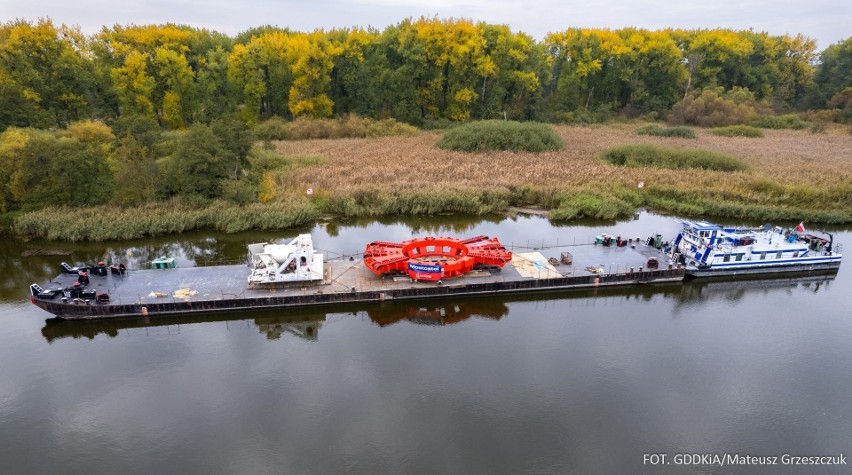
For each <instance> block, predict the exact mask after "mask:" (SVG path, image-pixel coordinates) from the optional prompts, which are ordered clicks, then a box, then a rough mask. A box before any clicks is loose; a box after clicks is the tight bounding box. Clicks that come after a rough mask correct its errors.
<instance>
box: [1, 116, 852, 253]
mask: <svg viewBox="0 0 852 475" xmlns="http://www.w3.org/2000/svg"><path fill="white" fill-rule="evenodd" d="M554 128H555V130H556V131H557V133H558V134H559V135H560V137H561V138H562V140H563V141H564V143H565V146H564V148H563V149H561V150H558V151H548V152H542V153H521V152H492V153H487V154H470V153H463V152H453V151H447V150H442V149H440V148H438V147H437V146H436V145H435V144H436V143H437V142H438V140H439V139H440V137H441V135H440V134H439V133H433V132H421V133H419V134H417V135H415V136H405V137H385V138H375V139H334V140H302V141H286V142H274V146H275V147H276V149H277V150H278V151H279V152H280V153H281V154H283V155H284V156H285V157H316V159H315V160H306V161H303V162H304V163H302V164H300V165H299V166H297V167H293V166H289V167H286V168H282V169H280V170H275V169H273V170H270V171H269V172H267V175H266V176H265V177H264V179H265V180H266V183H267V189H266V192H267V193H268V194H270V195H271V199H270V200H269V202H267V203H253V204H249V205H244V206H239V205H236V204H230V203H227V202H224V201H208V202H194V201H193V202H190V201H187V200H173V201H169V202H165V203H154V204H148V205H144V206H140V207H133V208H119V207H112V206H105V207H98V208H86V209H70V210H69V209H47V210H40V211H36V212H30V213H23V214H21V215H20V216H17V217H16V218H15V219H14V226H13V230H14V232H15V233H16V234H18V235H22V236H33V237H44V238H48V239H59V240H69V241H83V240H111V239H131V238H136V237H142V236H149V235H157V234H166V233H174V232H184V231H189V230H192V229H215V230H219V231H224V232H238V231H243V230H246V229H263V230H271V229H286V228H289V227H293V226H299V225H304V224H309V223H311V222H315V221H316V220H317V219H319V218H320V217H321V216H324V215H330V216H339V217H346V218H351V217H359V216H386V215H428V214H436V213H465V214H476V215H483V214H489V213H504V212H506V211H508V210H510V208H513V207H518V208H526V207H536V208H543V209H548V210H550V213H549V215H550V218H551V219H553V220H557V221H559V220H570V219H576V218H583V217H588V218H596V219H614V218H617V217H621V216H628V215H630V214H632V213H633V212H635V210H636V209H637V208H640V207H645V208H649V209H652V210H657V211H662V212H670V213H676V214H679V215H684V216H700V217H705V218H725V219H735V220H748V221H802V220H804V221H806V222H809V223H831V224H840V223H850V222H852V157H850V156H849V150H852V135H849V134H848V133H845V134H844V133H842V131H829V132H832V133H827V134H814V133H811V132H809V131H801V130H798V131H795V130H766V131H765V137H763V138H760V139H753V138H742V137H719V136H716V135H712V134H710V133H709V131H708V130H704V129H696V132H697V138H695V139H689V138H667V137H655V136H646V135H637V134H636V133H635V129H636V128H637V125H636V124H615V125H607V126H595V127H572V126H555V127H554ZM624 144H654V145H661V146H666V147H673V148H685V149H702V150H708V151H712V152H718V153H723V154H727V155H730V156H732V157H736V158H738V159H740V160H742V161H743V162H745V163H746V164H747V165H748V169H747V170H741V171H713V170H703V169H688V170H672V169H665V168H651V167H640V168H627V167H621V166H618V165H612V164H610V163H607V162H604V161H603V160H601V159H600V158H599V155H600V154H601V153H602V152H604V151H605V150H608V149H610V148H612V147H616V146H619V145H624ZM640 183H641V184H642V186H641V187H640ZM308 189H310V190H311V191H312V194H311V195H310V196H308V195H307V190H308Z"/></svg>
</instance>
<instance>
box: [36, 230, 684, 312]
mask: <svg viewBox="0 0 852 475" xmlns="http://www.w3.org/2000/svg"><path fill="white" fill-rule="evenodd" d="M309 238H310V237H309V236H308V237H307V239H306V238H305V235H303V236H299V237H298V238H296V239H294V240H293V241H292V242H291V244H290V245H266V243H261V244H253V245H251V246H250V251H251V255H250V257H249V263H248V265H227V266H210V267H189V268H172V267H171V260H169V259H161V260H159V261H158V262H157V264H156V266H157V267H165V268H162V269H144V270H128V269H124V268H123V266H120V265H112V266H107V265H106V264H104V263H99V264H98V265H96V266H85V267H77V268H73V267H71V266H68V265H67V264H63V272H62V273H61V274H60V275H59V276H57V277H56V278H55V279H54V280H52V281H51V282H49V283H46V284H43V285H37V284H33V285H32V286H31V287H30V289H31V293H32V299H31V300H32V303H33V304H35V305H37V306H38V307H40V308H42V309H44V310H45V311H47V312H49V313H51V314H54V315H56V316H57V317H59V318H62V319H65V320H91V319H104V318H122V317H154V316H161V315H179V314H193V313H211V312H228V311H238V310H240V311H241V310H253V309H281V308H296V307H309V306H320V305H329V304H344V303H366V302H382V301H391V300H415V299H426V298H437V297H444V298H447V297H453V298H455V297H465V296H476V295H490V294H509V293H524V292H533V291H553V290H563V289H584V288H595V287H614V286H631V285H644V284H650V283H670V282H680V281H682V280H683V278H684V275H685V268H684V267H683V266H680V265H677V264H674V263H673V262H672V261H670V260H669V259H668V257H667V256H666V255H665V253H664V252H663V250H661V247H662V246H661V243H660V240H659V236H658V237H657V239H656V241H655V240H654V239H653V238H649V239H648V240H647V241H640V239H639V238H636V239H635V240H634V239H629V240H622V239H621V238H614V237H611V236H602V237H601V239H600V240H599V244H594V245H593V244H588V245H576V246H564V247H563V248H564V249H567V250H566V251H563V252H561V253H560V255H559V256H558V258H557V257H556V256H550V257H549V258H548V257H545V256H544V255H543V254H542V253H541V252H538V251H535V250H531V252H522V253H510V252H505V250H502V251H501V249H502V248H501V247H500V246H499V243H497V244H494V242H496V240H493V241H488V240H487V238H485V237H484V236H483V237H478V238H474V239H471V240H465V241H458V240H455V242H457V243H460V244H458V245H457V246H455V247H453V246H451V245H448V240H447V239H446V238H437V239H440V240H439V241H435V242H437V243H438V244H439V245H438V246H437V249H438V251H436V252H437V253H438V254H440V250H441V249H444V250H446V249H450V252H452V253H453V254H454V255H456V254H457V257H458V261H462V260H463V259H466V258H467V256H471V258H474V257H475V258H476V259H475V260H476V262H475V263H474V264H475V265H473V267H471V269H470V270H468V271H466V272H465V273H463V274H458V275H455V274H454V275H452V276H449V277H447V278H441V277H440V275H443V274H438V276H436V275H435V274H433V273H434V272H442V273H443V272H445V270H446V269H450V268H451V267H452V266H453V265H455V264H454V263H453V261H454V258H453V257H447V256H443V257H442V256H437V258H433V259H425V260H418V261H416V262H409V263H408V264H406V265H407V270H408V271H407V272H399V271H397V272H390V273H387V274H383V273H382V272H380V271H381V270H382V267H383V266H384V265H385V264H388V263H391V262H397V263H398V261H396V260H395V259H403V258H404V256H403V257H400V256H396V257H394V256H392V255H391V254H393V253H392V252H389V253H388V254H389V255H388V256H386V257H387V258H386V259H385V260H384V261H382V258H381V256H377V251H376V247H375V246H376V245H377V244H383V245H385V246H384V248H385V249H390V250H391V251H392V250H393V249H394V246H395V245H393V244H392V243H371V244H370V245H368V246H367V250H366V251H365V255H364V258H358V259H356V258H354V257H350V258H349V259H330V260H329V259H324V258H323V256H322V255H321V254H320V253H315V252H314V251H313V248H312V246H311V244H310V240H309ZM427 239H428V238H427ZM463 243H469V245H470V249H469V250H468V249H462V247H464V244H463ZM288 246H289V247H288ZM370 246H373V249H372V250H371V247H370ZM435 248H436V246H435V245H434V244H432V245H429V242H425V241H424V242H423V243H420V244H418V245H417V246H411V245H408V247H407V248H406V249H408V250H409V251H411V250H412V249H414V250H413V251H411V252H415V253H417V252H418V250H419V252H420V254H425V253H427V252H426V251H427V249H431V250H434V249H435ZM400 249H402V247H400ZM489 253H490V254H489ZM493 256H497V257H493ZM418 257H419V258H426V257H429V256H423V255H420V256H418ZM409 260H410V259H409ZM365 261H366V262H365ZM379 261H381V262H379ZM448 261H450V264H446V263H447V262H448ZM464 262H468V260H464ZM380 264H381V265H380ZM442 265H444V266H445V267H446V269H443V268H442V267H441V266H442ZM385 267H387V266H385ZM390 267H394V266H390ZM396 267H397V268H398V267H399V266H396ZM436 269H437V270H436ZM397 270H399V269H397ZM300 275H301V277H299V276H300ZM264 279H266V280H264ZM81 281H83V282H81Z"/></svg>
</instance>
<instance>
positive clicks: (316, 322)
mask: <svg viewBox="0 0 852 475" xmlns="http://www.w3.org/2000/svg"><path fill="white" fill-rule="evenodd" d="M834 278H835V274H833V273H832V274H824V275H818V274H814V275H807V276H802V275H796V276H795V277H792V276H791V277H777V276H773V277H769V278H758V279H749V280H748V281H743V280H742V279H712V278H709V279H700V280H692V281H688V282H686V283H684V284H681V283H680V282H674V283H669V284H660V285H655V286H638V287H597V288H593V289H587V290H579V291H571V292H565V291H556V292H555V293H550V294H547V293H532V294H513V295H506V296H499V297H493V296H492V297H472V298H467V299H464V300H461V301H459V300H457V299H440V298H439V299H432V300H430V301H428V303H425V302H424V303H422V304H414V302H405V301H399V302H394V301H386V302H382V303H380V304H376V305H368V306H366V307H364V306H363V305H361V304H350V305H335V306H333V308H331V309H329V310H320V309H318V308H312V307H308V308H299V309H290V310H287V311H286V312H282V311H281V310H265V311H252V312H227V313H225V312H219V313H210V314H175V315H165V316H160V317H157V318H112V319H96V320H86V321H80V320H75V321H65V320H63V319H59V318H54V319H49V320H47V321H46V324H45V326H44V327H43V328H42V330H41V333H42V335H43V336H44V338H45V339H47V341H49V342H53V341H55V340H57V339H61V338H87V339H93V338H95V337H96V336H98V335H101V334H102V335H105V336H108V337H111V338H115V337H118V336H119V335H123V334H125V333H127V334H128V335H133V334H136V335H139V332H145V334H147V333H148V332H149V331H154V330H155V329H159V331H160V332H161V333H162V332H166V331H168V332H169V333H180V332H181V327H182V326H186V325H194V324H199V323H223V324H225V325H229V326H230V327H234V326H235V325H238V324H242V323H245V324H246V325H254V326H256V327H257V330H258V332H259V333H261V334H263V335H265V337H266V338H267V339H268V340H271V341H274V340H280V339H282V336H284V335H289V336H291V337H294V338H298V339H302V340H306V341H316V340H317V339H318V338H319V332H320V330H321V329H322V328H323V326H324V325H325V324H326V323H327V322H328V321H330V320H331V321H334V320H336V319H337V318H341V317H342V318H348V317H366V318H369V320H370V321H372V322H373V323H374V324H376V325H378V326H380V327H387V326H391V325H395V324H398V323H400V322H409V323H412V324H416V325H430V326H434V325H437V326H445V325H453V324H457V323H460V322H463V321H467V320H469V319H472V318H475V319H483V320H492V321H495V322H496V321H498V320H500V319H502V318H503V317H505V316H507V315H508V314H509V312H510V306H511V305H512V304H520V303H524V302H537V301H552V300H555V299H559V302H560V303H558V304H557V305H558V307H559V308H563V309H568V308H570V305H566V304H565V302H566V300H565V299H571V300H574V299H589V298H594V299H595V301H602V302H604V304H605V305H606V302H609V301H612V300H618V301H634V300H635V301H648V300H651V299H653V298H655V297H661V298H665V299H675V300H677V301H678V302H679V305H687V306H688V305H692V304H694V303H696V302H705V301H717V300H724V301H727V302H736V301H739V300H741V299H742V298H744V297H745V296H747V295H754V294H767V295H769V294H772V293H774V292H788V291H791V290H794V289H798V290H800V291H801V290H803V291H806V292H810V293H818V292H821V291H823V290H825V289H827V288H828V287H830V286H831V284H832V283H833V281H834ZM566 311H568V312H570V310H566Z"/></svg>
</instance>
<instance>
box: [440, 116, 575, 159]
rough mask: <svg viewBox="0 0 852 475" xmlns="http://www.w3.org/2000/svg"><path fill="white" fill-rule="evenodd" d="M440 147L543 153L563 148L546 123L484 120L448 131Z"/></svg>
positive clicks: (473, 150)
mask: <svg viewBox="0 0 852 475" xmlns="http://www.w3.org/2000/svg"><path fill="white" fill-rule="evenodd" d="M438 147H440V148H443V149H447V150H458V151H462V152H486V151H495V150H512V151H516V152H521V151H524V152H544V151H547V150H559V149H560V148H562V139H561V138H560V137H559V136H558V135H557V134H556V132H554V131H553V129H552V128H551V127H550V126H549V125H547V124H541V123H537V122H508V121H502V120H485V121H480V122H471V123H468V124H464V125H462V126H459V127H456V128H455V129H450V130H448V131H447V132H445V133H444V136H443V138H441V140H440V141H439V142H438Z"/></svg>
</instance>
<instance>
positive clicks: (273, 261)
mask: <svg viewBox="0 0 852 475" xmlns="http://www.w3.org/2000/svg"><path fill="white" fill-rule="evenodd" d="M248 249H249V254H250V265H251V268H252V271H251V275H249V277H248V285H249V287H252V286H254V285H256V284H277V283H286V282H311V281H315V280H322V278H323V257H322V254H321V253H318V252H314V245H313V241H312V240H311V235H310V234H300V235H298V236H296V237H295V238H294V239H293V240H292V241H290V242H289V243H288V244H268V243H265V242H262V243H257V244H249V246H248Z"/></svg>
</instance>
